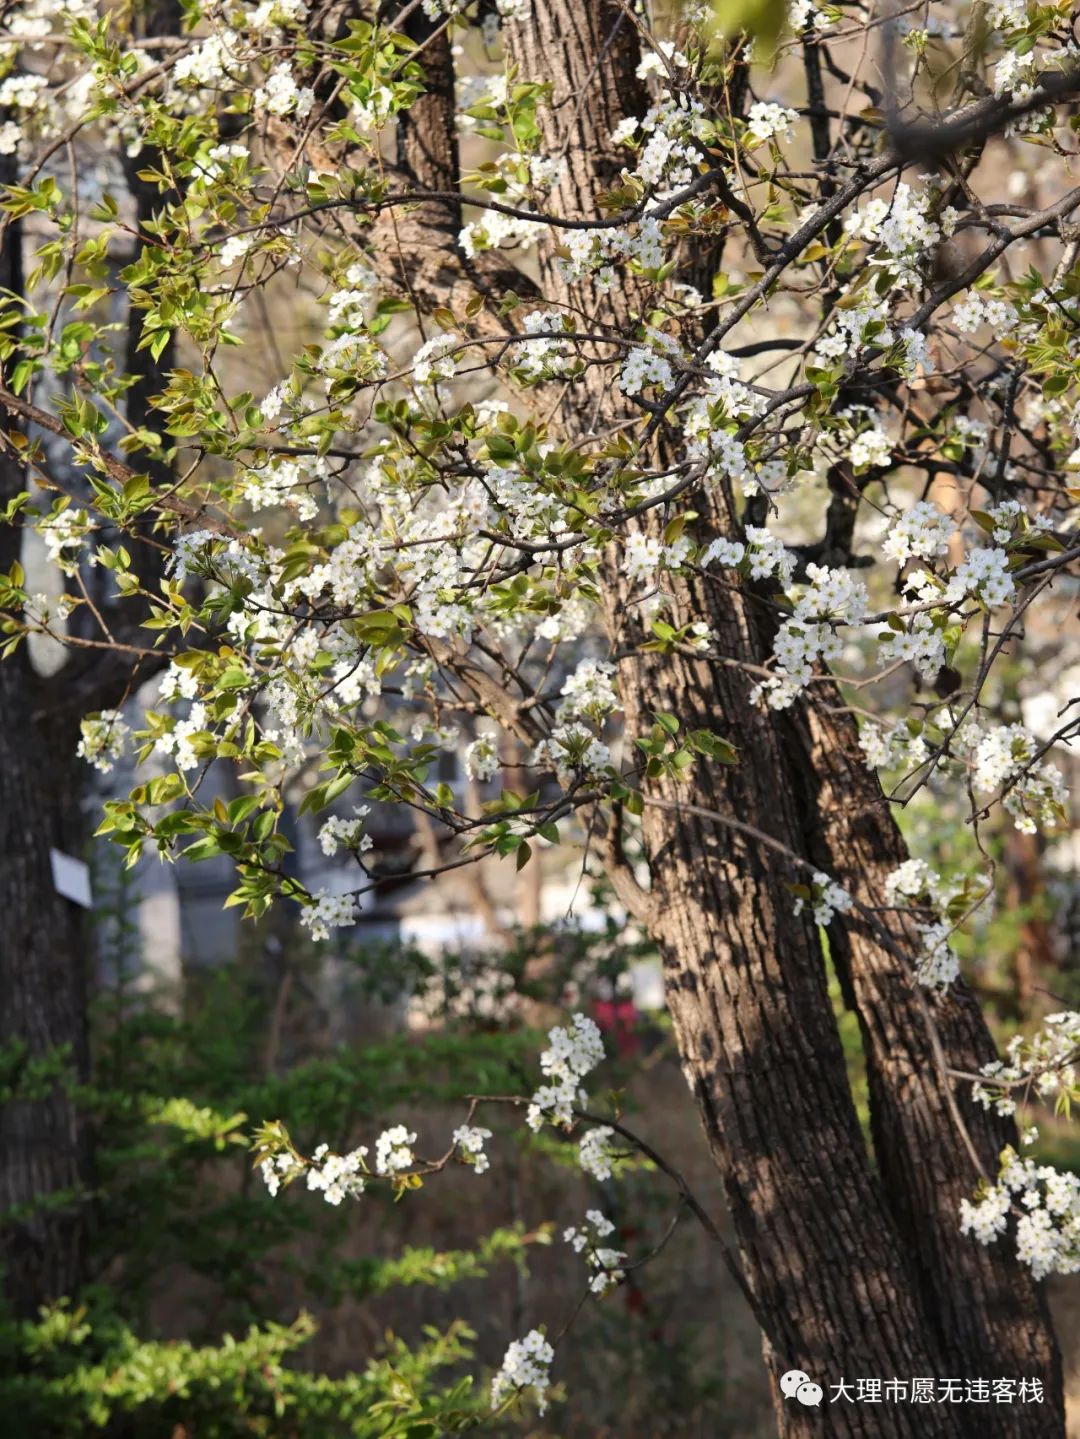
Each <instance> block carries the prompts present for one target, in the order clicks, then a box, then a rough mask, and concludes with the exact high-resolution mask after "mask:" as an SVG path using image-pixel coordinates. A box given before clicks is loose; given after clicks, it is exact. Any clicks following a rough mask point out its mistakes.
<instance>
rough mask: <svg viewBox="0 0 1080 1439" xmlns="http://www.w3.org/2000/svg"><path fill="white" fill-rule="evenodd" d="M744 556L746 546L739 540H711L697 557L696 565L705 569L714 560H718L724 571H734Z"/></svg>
mask: <svg viewBox="0 0 1080 1439" xmlns="http://www.w3.org/2000/svg"><path fill="white" fill-rule="evenodd" d="M745 554H746V546H745V545H744V544H743V543H742V542H741V541H740V540H728V539H719V540H711V541H710V542H709V544H707V545H706V546H705V548H704V549H703V550H702V552H701V554H700V555H699V556H698V564H699V565H700V566H701V568H702V569H705V568H707V566H709V565H711V564H712V563H713V561H714V560H719V562H720V564H722V565H723V566H724V567H725V569H735V568H736V566H738V565H741V564H742V561H743V556H744V555H745Z"/></svg>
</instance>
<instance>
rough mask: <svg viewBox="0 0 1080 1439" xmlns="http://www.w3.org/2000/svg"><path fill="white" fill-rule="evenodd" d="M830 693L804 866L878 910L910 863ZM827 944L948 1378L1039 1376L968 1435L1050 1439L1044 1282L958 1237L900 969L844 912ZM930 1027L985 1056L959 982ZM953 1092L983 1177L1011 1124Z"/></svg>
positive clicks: (1004, 1250)
mask: <svg viewBox="0 0 1080 1439" xmlns="http://www.w3.org/2000/svg"><path fill="white" fill-rule="evenodd" d="M839 705H840V700H839V697H838V696H837V695H836V693H835V691H832V690H831V689H826V690H825V692H824V693H822V691H821V689H820V687H819V688H818V690H817V694H816V699H815V703H814V704H813V705H811V706H808V707H807V709H806V717H807V725H808V731H809V741H810V749H809V752H808V756H807V765H806V774H807V777H808V781H809V784H808V788H807V789H806V790H804V791H803V793H804V795H805V796H806V798H807V799H808V801H809V807H808V812H807V824H808V831H809V840H810V846H811V848H810V853H811V857H812V858H813V859H814V861H815V863H818V864H820V865H821V866H822V867H823V868H825V869H827V870H828V871H829V872H831V873H834V874H839V875H841V876H842V877H843V881H844V883H845V885H846V886H847V887H848V889H849V891H850V893H851V894H852V895H853V897H854V898H855V899H857V900H859V901H860V902H861V903H863V904H866V905H881V904H883V903H884V896H883V891H884V882H885V879H886V877H887V875H888V874H889V873H890V872H891V871H892V870H894V869H895V868H896V867H897V866H898V865H900V864H902V863H903V862H904V860H906V859H907V858H908V852H907V847H906V845H905V843H904V840H903V837H902V836H901V834H900V832H899V830H898V829H897V827H896V824H895V821H894V820H893V817H892V814H891V812H890V810H889V807H888V804H887V802H886V801H885V798H884V796H883V794H882V791H881V786H880V785H879V783H878V780H877V778H876V776H875V775H874V774H873V773H872V772H871V771H870V770H868V769H867V767H866V764H865V762H864V761H863V758H862V754H861V752H860V750H859V747H858V735H857V732H856V727H855V723H854V721H853V719H852V718H851V716H850V715H848V714H843V713H837V712H836V710H837V707H838V706H839ZM888 927H889V929H890V930H891V932H892V933H893V935H894V937H895V941H896V946H897V948H899V949H900V950H901V951H902V952H903V951H906V952H908V953H917V952H918V935H917V934H915V933H913V932H912V930H911V928H910V927H905V926H903V925H901V924H900V923H898V921H897V919H896V917H895V916H890V919H889V926H888ZM829 938H830V946H831V951H832V954H833V957H834V960H835V962H836V966H837V969H838V972H839V974H840V976H841V980H842V983H843V985H844V988H845V991H846V993H847V995H848V996H849V998H850V1001H851V1003H852V1004H853V1007H854V1008H855V1011H856V1013H857V1014H858V1017H859V1023H860V1027H861V1030H862V1035H863V1045H864V1049H865V1052H866V1061H867V1072H868V1080H869V1089H870V1107H871V1122H872V1127H873V1137H874V1148H875V1151H876V1154H877V1159H878V1164H879V1167H880V1170H881V1176H882V1180H883V1183H884V1189H885V1193H886V1195H887V1197H888V1202H889V1208H890V1211H891V1212H892V1215H893V1218H894V1220H895V1222H896V1225H897V1227H898V1229H899V1231H900V1233H901V1235H902V1237H903V1240H904V1243H905V1246H906V1248H907V1250H908V1253H909V1254H910V1256H911V1259H912V1262H913V1264H914V1267H915V1270H916V1274H917V1279H918V1283H919V1285H920V1287H921V1289H922V1292H923V1297H924V1301H925V1310H926V1313H927V1316H928V1318H929V1320H930V1323H931V1324H932V1326H933V1328H934V1330H935V1331H936V1335H937V1341H938V1344H939V1346H940V1349H941V1352H942V1353H943V1354H944V1356H945V1358H946V1360H947V1363H948V1366H949V1368H950V1371H951V1372H952V1373H955V1374H960V1375H972V1376H976V1375H982V1376H984V1377H988V1378H989V1377H992V1376H995V1375H1013V1376H1020V1375H1028V1376H1034V1377H1038V1378H1040V1379H1042V1381H1043V1384H1044V1386H1045V1390H1046V1395H1047V1402H1046V1403H1045V1404H1044V1405H1039V1406H1024V1407H1023V1409H1019V1408H1016V1407H1015V1406H1011V1405H993V1406H990V1407H989V1412H986V1413H983V1414H981V1415H980V1416H979V1420H978V1426H977V1430H976V1432H977V1433H979V1434H985V1435H987V1436H993V1435H1003V1436H1004V1435H1024V1436H1028V1435H1031V1436H1036V1435H1040V1436H1041V1435H1047V1436H1050V1435H1057V1434H1060V1433H1061V1432H1062V1427H1063V1424H1064V1416H1063V1403H1064V1401H1063V1397H1062V1381H1061V1361H1060V1356H1059V1354H1058V1352H1057V1346H1056V1344H1055V1341H1054V1335H1053V1330H1052V1328H1051V1326H1050V1322H1049V1316H1048V1313H1047V1309H1046V1302H1045V1296H1044V1294H1043V1292H1042V1286H1041V1285H1038V1284H1036V1283H1035V1282H1034V1281H1033V1280H1032V1278H1031V1274H1030V1271H1029V1270H1028V1269H1027V1268H1026V1266H1024V1265H1023V1264H1021V1263H1019V1262H1018V1261H1017V1260H1016V1258H1015V1256H1014V1255H1013V1254H1012V1252H1011V1246H1010V1245H1009V1244H1008V1243H1003V1242H999V1243H997V1244H995V1245H993V1246H992V1247H991V1248H989V1249H984V1248H983V1247H982V1246H981V1245H979V1244H976V1243H975V1242H974V1241H972V1240H970V1239H964V1238H962V1237H961V1236H960V1235H959V1234H958V1232H957V1214H958V1210H959V1205H960V1200H961V1199H964V1198H970V1197H971V1195H972V1193H973V1191H974V1189H975V1186H976V1184H977V1182H978V1179H979V1171H978V1169H977V1168H976V1165H975V1162H974V1159H973V1157H972V1156H971V1155H970V1154H969V1152H968V1150H967V1148H966V1146H965V1143H964V1140H963V1138H962V1135H961V1133H960V1130H959V1128H958V1125H957V1123H956V1119H955V1117H954V1113H953V1111H952V1109H951V1107H950V1093H949V1090H950V1085H949V1081H948V1078H947V1077H946V1076H944V1075H943V1074H942V1072H941V1066H940V1064H939V1063H938V1062H936V1060H935V1055H934V1051H933V1047H932V1044H931V1038H930V1032H929V1029H928V1026H927V1023H926V1020H925V1017H924V1013H923V1011H922V1009H921V1006H920V1004H919V996H918V994H917V991H916V987H915V982H914V980H913V978H912V974H911V970H910V968H909V966H908V965H907V964H905V963H904V961H903V960H902V959H901V958H900V957H898V955H897V954H896V953H895V952H891V951H890V948H889V947H887V945H886V944H885V943H883V942H882V941H881V940H880V939H879V938H878V937H877V936H876V935H875V933H874V931H873V929H872V928H871V927H870V926H869V925H868V924H867V923H865V922H863V921H860V920H859V919H858V918H856V917H855V916H847V917H845V920H844V922H843V923H842V924H836V925H833V926H832V927H831V929H830V934H829ZM928 1007H929V1010H930V1013H931V1016H932V1023H933V1026H934V1028H935V1029H936V1030H937V1033H938V1035H939V1036H940V1040H941V1046H942V1049H943V1051H944V1053H945V1055H946V1056H947V1058H948V1062H949V1064H950V1065H951V1066H952V1067H953V1068H955V1069H962V1070H965V1071H967V1072H968V1073H972V1072H974V1071H975V1070H976V1069H978V1068H979V1067H980V1066H981V1065H983V1064H985V1063H987V1061H988V1060H991V1059H993V1058H995V1057H996V1052H995V1048H994V1043H993V1040H992V1039H991V1037H990V1034H989V1031H988V1030H987V1027H986V1023H985V1021H984V1019H983V1017H982V1013H981V1012H980V1009H979V1005H978V1002H977V1000H976V998H975V996H974V995H973V994H972V992H971V990H970V989H969V988H968V987H967V985H966V984H964V983H963V982H962V981H961V982H959V983H957V984H955V985H953V986H951V987H950V989H949V991H948V992H947V993H946V994H945V995H943V996H941V997H939V998H931V999H930V1000H929V1006H928ZM956 1089H957V1092H956V1094H955V1096H953V1098H954V1100H955V1103H956V1106H957V1110H958V1111H959V1114H960V1116H961V1119H962V1121H963V1124H964V1126H965V1128H966V1129H967V1132H968V1134H969V1135H970V1137H971V1140H972V1141H973V1143H974V1146H975V1148H976V1150H977V1152H978V1155H979V1157H980V1159H981V1162H982V1166H983V1169H984V1171H985V1172H986V1173H987V1174H989V1175H996V1173H997V1165H998V1155H999V1154H1000V1152H1001V1150H1002V1149H1003V1148H1004V1146H1005V1145H1006V1144H1013V1145H1015V1144H1016V1131H1015V1126H1014V1125H1013V1123H1012V1122H1011V1121H1010V1120H1003V1119H1000V1118H998V1117H996V1116H994V1115H992V1114H989V1113H988V1112H987V1111H986V1110H984V1109H982V1108H981V1107H980V1106H977V1105H974V1104H972V1103H971V1102H970V1100H969V1099H968V1098H967V1097H966V1096H967V1094H968V1093H969V1092H970V1086H969V1085H967V1084H960V1085H958V1086H957V1087H956Z"/></svg>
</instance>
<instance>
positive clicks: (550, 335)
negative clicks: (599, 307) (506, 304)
mask: <svg viewBox="0 0 1080 1439" xmlns="http://www.w3.org/2000/svg"><path fill="white" fill-rule="evenodd" d="M565 329H566V320H565V318H564V316H562V315H560V314H559V313H558V311H556V310H550V311H548V310H532V311H531V312H530V313H529V314H528V315H526V316H525V319H524V320H523V321H522V330H523V331H524V333H525V334H526V335H535V336H537V338H536V339H532V340H516V341H515V342H514V344H513V345H512V346H511V347H510V349H509V356H510V362H511V365H512V367H513V369H514V370H515V371H516V372H517V374H518V376H519V377H520V378H521V379H522V380H523V381H524V382H525V383H526V384H536V383H537V382H539V381H540V380H554V379H562V378H564V377H565V376H566V375H568V374H570V373H571V372H572V371H573V370H574V369H576V368H577V366H578V363H579V362H578V360H577V359H576V358H575V356H574V353H573V351H572V349H571V347H570V344H569V342H568V341H567V340H560V339H559V338H558V335H559V333H560V332H562V331H564V330H565Z"/></svg>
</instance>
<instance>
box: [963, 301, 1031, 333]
mask: <svg viewBox="0 0 1080 1439" xmlns="http://www.w3.org/2000/svg"><path fill="white" fill-rule="evenodd" d="M1019 320H1020V316H1019V315H1018V314H1017V313H1016V309H1015V307H1014V306H1012V305H1010V304H1009V302H1008V301H1007V300H998V299H994V298H990V299H987V297H986V296H985V295H982V294H980V292H979V291H978V290H972V291H971V292H970V294H968V295H966V296H965V298H964V299H963V300H961V301H960V302H959V303H958V304H956V305H954V306H953V309H952V322H953V324H954V325H955V326H956V328H957V329H958V330H959V331H960V332H961V334H964V335H970V334H973V333H974V332H975V331H976V330H977V329H978V328H979V326H980V325H986V326H988V327H989V328H990V329H991V330H992V331H993V332H994V334H995V335H997V336H1001V335H1007V334H1008V333H1009V331H1010V330H1014V329H1015V328H1016V326H1017V324H1018V323H1019Z"/></svg>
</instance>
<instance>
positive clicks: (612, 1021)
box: [592, 999, 641, 1059]
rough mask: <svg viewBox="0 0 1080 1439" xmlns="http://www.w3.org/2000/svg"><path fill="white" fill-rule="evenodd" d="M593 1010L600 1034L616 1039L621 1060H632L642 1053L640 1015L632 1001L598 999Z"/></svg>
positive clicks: (616, 1046)
mask: <svg viewBox="0 0 1080 1439" xmlns="http://www.w3.org/2000/svg"><path fill="white" fill-rule="evenodd" d="M592 1009H593V1018H594V1019H595V1020H596V1023H597V1026H598V1028H599V1030H600V1033H601V1034H604V1035H610V1036H611V1037H612V1039H614V1041H615V1048H616V1050H617V1051H618V1054H619V1058H620V1059H631V1058H632V1057H633V1056H634V1055H635V1054H637V1053H638V1052H639V1051H640V1049H641V1036H640V1035H639V1034H638V1028H637V1026H638V1020H639V1018H640V1015H639V1014H638V1009H637V1005H636V1004H635V1003H634V1001H633V1000H632V999H596V1000H594V1001H593V1007H592Z"/></svg>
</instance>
